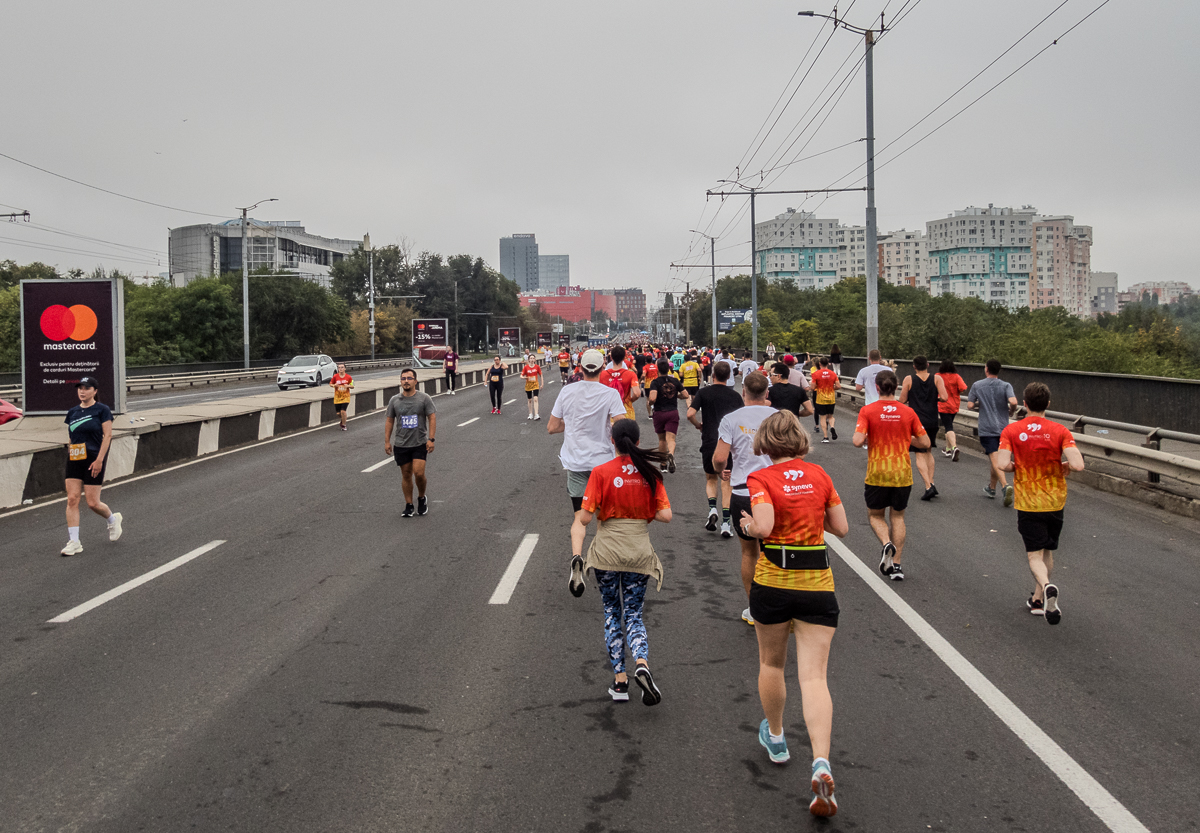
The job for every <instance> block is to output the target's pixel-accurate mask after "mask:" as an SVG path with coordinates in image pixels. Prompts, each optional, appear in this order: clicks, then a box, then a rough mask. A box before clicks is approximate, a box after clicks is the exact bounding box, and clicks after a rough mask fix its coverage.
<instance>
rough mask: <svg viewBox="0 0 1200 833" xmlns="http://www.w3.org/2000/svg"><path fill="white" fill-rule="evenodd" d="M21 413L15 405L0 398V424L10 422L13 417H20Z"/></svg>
mask: <svg viewBox="0 0 1200 833" xmlns="http://www.w3.org/2000/svg"><path fill="white" fill-rule="evenodd" d="M21 414H22V411H21V409H20V408H18V407H17V406H16V405H14V404H12V403H11V402H5V401H4V400H3V399H0V425H3V424H4V423H6V422H12V421H13V420H14V419H20V418H21Z"/></svg>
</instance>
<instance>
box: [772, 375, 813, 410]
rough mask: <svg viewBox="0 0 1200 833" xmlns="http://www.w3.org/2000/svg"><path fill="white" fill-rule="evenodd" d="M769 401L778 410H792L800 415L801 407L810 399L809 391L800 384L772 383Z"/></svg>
mask: <svg viewBox="0 0 1200 833" xmlns="http://www.w3.org/2000/svg"><path fill="white" fill-rule="evenodd" d="M767 401H769V402H770V403H771V407H772V408H774V409H775V410H777V411H791V412H792V413H793V414H795V415H796V416H800V409H801V408H803V407H804V403H805V402H807V401H808V393H807V392H805V390H804V388H802V387H800V386H799V385H789V384H788V383H787V382H780V383H779V384H777V385H771V387H770V389H769V390H768V391H767Z"/></svg>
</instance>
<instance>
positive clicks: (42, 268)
mask: <svg viewBox="0 0 1200 833" xmlns="http://www.w3.org/2000/svg"><path fill="white" fill-rule="evenodd" d="M61 277H62V275H60V274H58V270H57V269H55V268H54V267H53V266H47V265H46V264H45V263H41V262H39V261H34V262H33V263H29V264H26V265H25V266H18V265H17V264H16V262H15V261H12V260H0V288H3V287H9V286H17V285H18V284H19V283H20V282H21V281H26V280H45V279H46V278H61Z"/></svg>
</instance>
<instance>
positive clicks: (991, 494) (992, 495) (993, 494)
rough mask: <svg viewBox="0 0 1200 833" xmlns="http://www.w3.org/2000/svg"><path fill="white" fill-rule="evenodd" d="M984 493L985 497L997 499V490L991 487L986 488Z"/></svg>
mask: <svg viewBox="0 0 1200 833" xmlns="http://www.w3.org/2000/svg"><path fill="white" fill-rule="evenodd" d="M983 493H984V494H985V495H987V496H988V497H989V498H991V499H992V500H995V499H996V490H995V489H993V488H992V487H991V486H984V487H983Z"/></svg>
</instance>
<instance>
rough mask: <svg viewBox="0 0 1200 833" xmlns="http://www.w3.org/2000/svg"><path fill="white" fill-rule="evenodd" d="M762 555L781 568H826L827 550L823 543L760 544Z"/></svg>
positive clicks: (827, 564) (827, 567) (827, 560)
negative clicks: (804, 544)
mask: <svg viewBox="0 0 1200 833" xmlns="http://www.w3.org/2000/svg"><path fill="white" fill-rule="evenodd" d="M759 551H760V552H761V553H762V554H763V556H764V557H765V558H766V559H767V560H768V561H770V562H771V563H772V564H774V565H775V566H776V567H778V568H779V569H781V570H828V569H829V552H828V550H827V549H826V547H825V545H824V544H818V545H817V546H813V547H789V546H782V545H778V544H760V545H759Z"/></svg>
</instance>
